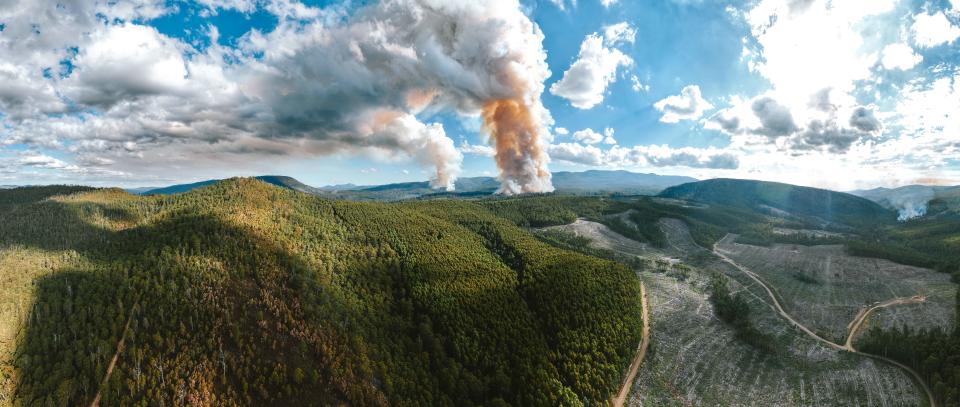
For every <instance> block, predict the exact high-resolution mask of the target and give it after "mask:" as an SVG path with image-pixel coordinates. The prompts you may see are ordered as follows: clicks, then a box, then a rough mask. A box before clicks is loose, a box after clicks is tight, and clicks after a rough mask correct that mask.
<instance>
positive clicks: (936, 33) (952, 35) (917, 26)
mask: <svg viewBox="0 0 960 407" xmlns="http://www.w3.org/2000/svg"><path fill="white" fill-rule="evenodd" d="M910 30H911V32H913V41H914V43H916V44H917V45H918V46H920V47H923V48H931V47H936V46H938V45H942V44H949V43H951V42H953V41H955V40H956V39H957V38H958V37H960V27H957V26H955V25H953V24H951V23H950V20H948V19H947V16H946V15H945V14H943V12H936V13H933V14H927V13H920V14H917V15H916V16H914V20H913V25H912V26H911V27H910Z"/></svg>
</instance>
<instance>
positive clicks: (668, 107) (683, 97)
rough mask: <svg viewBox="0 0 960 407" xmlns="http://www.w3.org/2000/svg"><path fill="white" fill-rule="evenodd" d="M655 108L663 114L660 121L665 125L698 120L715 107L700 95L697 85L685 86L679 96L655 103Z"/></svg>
mask: <svg viewBox="0 0 960 407" xmlns="http://www.w3.org/2000/svg"><path fill="white" fill-rule="evenodd" d="M653 107H654V108H656V109H657V110H658V111H660V113H663V116H661V117H660V121H661V122H664V123H677V122H679V121H680V120H696V119H699V118H700V116H703V112H704V111H706V110H711V109H713V105H711V104H710V102H707V101H706V100H705V99H704V98H703V96H702V95H701V94H700V87H699V86H697V85H688V86H685V87H684V88H683V89H681V90H680V94H679V95H673V96H668V97H666V98H664V99H662V100H660V101H658V102H657V103H654V105H653Z"/></svg>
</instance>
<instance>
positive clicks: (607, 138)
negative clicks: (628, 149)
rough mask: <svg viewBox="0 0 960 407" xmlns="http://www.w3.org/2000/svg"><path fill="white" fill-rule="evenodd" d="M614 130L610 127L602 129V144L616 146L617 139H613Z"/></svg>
mask: <svg viewBox="0 0 960 407" xmlns="http://www.w3.org/2000/svg"><path fill="white" fill-rule="evenodd" d="M614 133H615V130H613V128H611V127H607V128H605V129H603V144H611V145H613V144H617V139H615V138H613V134H614Z"/></svg>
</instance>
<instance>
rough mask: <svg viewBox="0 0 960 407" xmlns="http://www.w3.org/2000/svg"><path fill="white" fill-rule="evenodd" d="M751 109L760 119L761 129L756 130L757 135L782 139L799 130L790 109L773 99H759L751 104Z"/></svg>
mask: <svg viewBox="0 0 960 407" xmlns="http://www.w3.org/2000/svg"><path fill="white" fill-rule="evenodd" d="M750 109H751V110H753V114H754V115H756V117H757V119H760V124H761V127H759V128H757V129H754V130H753V131H754V132H755V133H759V134H763V135H765V136H768V137H780V136H787V135H790V134H793V133H794V132H796V131H797V130H798V128H797V125H796V123H794V121H793V115H792V114H791V113H790V109H788V108H787V107H786V106H784V105H782V104H780V103H779V102H777V101H776V100H774V99H773V98H771V97H760V98H757V99H756V100H754V101H753V103H751V104H750Z"/></svg>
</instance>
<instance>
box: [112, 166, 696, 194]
mask: <svg viewBox="0 0 960 407" xmlns="http://www.w3.org/2000/svg"><path fill="white" fill-rule="evenodd" d="M256 178H257V179H259V180H261V181H264V182H267V183H269V184H273V185H277V186H281V187H285V188H290V189H294V190H297V191H301V192H305V193H308V194H314V195H323V196H330V197H337V198H345V199H355V200H399V199H412V198H418V197H422V196H433V195H436V196H443V195H484V194H492V193H494V192H495V191H496V190H497V188H499V187H500V182H499V181H497V179H496V178H493V177H468V178H460V179H458V180H457V181H456V183H455V187H456V191H455V192H452V193H448V192H444V191H439V190H436V189H433V188H430V183H429V182H427V181H422V182H403V183H394V184H385V185H368V186H360V185H354V184H340V185H330V186H324V187H312V186H309V185H306V184H304V183H302V182H300V181H298V180H296V179H294V178H291V177H285V176H277V175H267V176H260V177H256ZM219 181H221V180H207V181H200V182H194V183H190V184H180V185H171V186H167V187H163V188H153V189H129V190H128V191H130V192H131V193H136V194H141V195H169V194H178V193H183V192H187V191H190V190H193V189H196V188H200V187H204V186H207V185H211V184H214V183H216V182H219ZM693 181H696V178H691V177H683V176H674V175H657V174H641V173H634V172H629V171H600V170H591V171H584V172H566V171H559V172H555V173H553V185H554V187H555V188H556V189H557V192H565V193H581V194H595V193H614V192H616V193H623V194H643V195H653V194H656V193H657V192H660V191H662V190H663V189H664V188H667V187H670V186H673V185H679V184H683V183H687V182H693Z"/></svg>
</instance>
